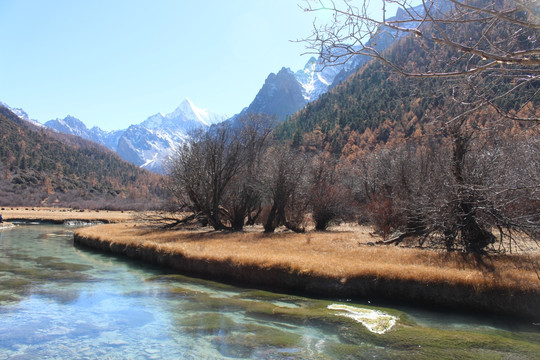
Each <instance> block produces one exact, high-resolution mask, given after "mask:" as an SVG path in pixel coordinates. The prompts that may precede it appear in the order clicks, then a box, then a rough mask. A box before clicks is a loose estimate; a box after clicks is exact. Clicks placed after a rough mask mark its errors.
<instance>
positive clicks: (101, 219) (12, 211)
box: [0, 206, 137, 224]
mask: <svg viewBox="0 0 540 360" xmlns="http://www.w3.org/2000/svg"><path fill="white" fill-rule="evenodd" d="M0 214H1V215H2V217H3V218H4V221H9V222H18V221H31V222H40V223H55V224H63V223H65V222H68V221H81V222H89V223H107V224H108V223H118V222H126V221H132V220H133V219H134V217H135V216H136V215H137V213H136V212H133V211H107V210H74V209H69V208H46V207H7V206H3V207H0Z"/></svg>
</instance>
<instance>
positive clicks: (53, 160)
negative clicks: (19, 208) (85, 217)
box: [0, 107, 163, 208]
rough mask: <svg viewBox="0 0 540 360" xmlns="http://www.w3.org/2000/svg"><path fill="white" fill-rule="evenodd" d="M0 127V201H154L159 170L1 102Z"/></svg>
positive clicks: (158, 188) (119, 205)
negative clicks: (140, 165)
mask: <svg viewBox="0 0 540 360" xmlns="http://www.w3.org/2000/svg"><path fill="white" fill-rule="evenodd" d="M0 127H1V128H2V134H1V135H0V136H1V139H2V141H1V142H0V184H1V186H0V199H1V200H0V201H1V202H2V205H26V206H34V205H45V204H49V205H51V204H61V205H65V206H87V207H106V206H114V207H117V208H122V207H126V208H129V207H143V206H145V205H148V206H152V204H158V203H159V202H160V199H159V197H161V196H162V194H163V190H162V189H161V185H160V181H161V179H160V177H159V176H157V175H154V174H151V173H149V172H147V171H144V170H141V169H139V168H138V167H136V166H134V165H132V164H129V163H127V162H125V161H123V160H122V159H120V158H119V157H118V155H116V154H114V153H113V152H111V151H109V150H107V149H106V148H104V147H102V146H100V145H97V144H95V143H92V142H89V141H86V140H83V139H81V138H79V137H76V136H70V135H66V134H61V133H57V132H56V133H55V132H52V131H50V130H47V129H44V128H38V127H36V126H34V125H32V124H31V123H29V122H27V121H25V120H22V119H20V118H19V117H18V116H17V115H16V114H14V113H13V112H11V111H10V110H9V109H7V108H5V107H0ZM113 204H114V205H113Z"/></svg>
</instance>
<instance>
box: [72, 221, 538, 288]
mask: <svg viewBox="0 0 540 360" xmlns="http://www.w3.org/2000/svg"><path fill="white" fill-rule="evenodd" d="M77 234H78V235H79V236H82V237H88V238H93V239H98V240H101V241H107V242H110V243H113V244H122V245H128V246H135V247H144V248H147V249H152V250H156V251H160V252H163V253H167V254H178V255H183V256H185V257H188V258H192V259H200V260H204V261H220V262H222V261H226V262H230V263H232V264H234V265H237V266H239V267H242V266H243V267H258V268H263V269H264V268H268V269H269V268H281V269H287V271H289V272H291V273H298V274H305V275H311V276H320V277H325V278H335V279H339V280H340V281H342V282H347V281H348V280H349V279H353V278H358V277H360V278H365V277H370V278H377V279H388V280H403V281H415V282H420V283H428V284H429V283H445V284H451V285H460V286H466V287H473V288H474V289H475V290H478V291H483V290H497V289H507V290H521V291H538V290H539V289H540V280H539V278H538V275H537V272H536V270H535V269H536V268H537V265H535V264H538V262H539V260H540V256H539V255H538V254H531V255H523V254H520V255H490V256H482V257H478V256H477V257H475V256H473V255H465V254H461V253H445V252H440V251H434V250H426V249H416V248H404V247H396V246H370V245H368V243H371V242H373V241H374V240H377V239H376V238H373V237H372V235H370V232H369V230H368V229H367V228H363V227H356V228H350V229H345V230H339V231H338V230H336V231H328V232H308V233H306V234H296V233H290V232H281V233H274V234H264V233H261V232H255V231H245V232H238V233H236V232H216V231H210V230H201V231H187V230H160V229H157V228H151V227H148V226H145V225H144V224H112V225H100V226H95V227H90V228H82V229H78V230H77Z"/></svg>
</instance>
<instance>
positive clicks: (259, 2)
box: [0, 0, 321, 130]
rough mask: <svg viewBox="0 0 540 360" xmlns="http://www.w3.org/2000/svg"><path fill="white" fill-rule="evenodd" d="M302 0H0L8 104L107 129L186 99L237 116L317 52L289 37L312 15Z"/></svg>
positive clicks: (301, 31)
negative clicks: (276, 75) (276, 78)
mask: <svg viewBox="0 0 540 360" xmlns="http://www.w3.org/2000/svg"><path fill="white" fill-rule="evenodd" d="M298 2H299V1H295V0H256V1H253V0H251V1H249V0H243V1H239V0H238V1H236V0H229V1H225V0H221V1H219V0H216V1H212V0H206V1H205V0H202V1H191V0H190V1H185V0H153V1H137V0H129V1H124V0H107V1H104V0H91V1H82V0H81V1H78V0H49V1H43V0H0V44H1V47H2V52H1V55H0V101H3V102H5V103H7V104H8V105H10V106H12V107H21V108H23V109H24V110H25V111H26V112H27V113H28V114H29V115H30V117H31V118H33V119H37V120H39V121H40V122H45V121H47V120H51V119H54V118H57V117H62V118H63V117H65V116H66V115H68V114H70V115H73V116H75V117H77V118H79V119H81V120H82V121H83V122H85V123H86V124H87V125H88V126H94V125H97V126H100V127H102V128H104V129H106V130H112V129H121V128H124V127H127V126H128V125H130V124H134V123H139V122H141V121H143V120H144V119H146V117H148V116H150V115H152V114H155V113H157V112H164V113H167V112H171V111H173V110H174V109H175V108H176V106H177V105H179V104H180V102H181V101H182V100H183V99H184V98H186V97H187V98H189V99H190V100H192V101H193V103H195V105H197V106H198V107H201V108H207V109H209V110H212V111H215V112H218V113H225V114H227V115H229V116H232V115H234V114H236V113H238V112H239V111H240V110H241V109H242V108H243V107H244V106H247V105H249V103H250V102H251V101H252V100H253V98H254V97H255V95H256V94H257V91H258V90H259V89H260V87H261V86H262V84H263V83H264V80H265V79H266V77H267V76H268V74H269V73H270V72H277V71H279V70H280V69H281V67H283V66H286V67H290V68H291V69H292V70H293V71H296V70H298V69H301V68H303V66H304V65H305V63H306V62H307V60H308V59H309V57H308V56H303V57H302V56H301V54H302V53H303V52H304V51H305V48H304V45H303V44H301V43H294V42H290V41H289V40H295V39H298V38H302V37H306V36H308V35H309V34H310V30H311V26H312V22H313V16H314V15H312V14H309V13H305V12H303V11H302V10H301V9H300V8H299V7H298ZM318 16H319V17H320V16H321V15H318Z"/></svg>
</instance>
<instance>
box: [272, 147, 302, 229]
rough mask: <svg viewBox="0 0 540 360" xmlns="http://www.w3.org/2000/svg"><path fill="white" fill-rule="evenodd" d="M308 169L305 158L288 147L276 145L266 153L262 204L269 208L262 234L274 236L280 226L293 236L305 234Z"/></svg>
mask: <svg viewBox="0 0 540 360" xmlns="http://www.w3.org/2000/svg"><path fill="white" fill-rule="evenodd" d="M308 168H309V167H308V160H307V157H306V155H305V154H302V153H300V152H299V151H297V150H294V149H291V148H290V147H289V146H288V145H285V144H275V145H274V147H272V148H271V149H269V152H268V153H267V155H266V162H265V169H264V171H263V174H262V175H263V186H264V193H265V202H266V203H268V206H269V209H268V211H267V216H266V219H265V220H264V231H265V232H274V230H275V228H276V227H278V226H281V225H285V227H287V228H288V229H290V230H293V231H295V232H304V231H305V227H304V224H303V223H304V217H305V215H306V213H307V211H308V202H307V191H308V182H307V174H308Z"/></svg>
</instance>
